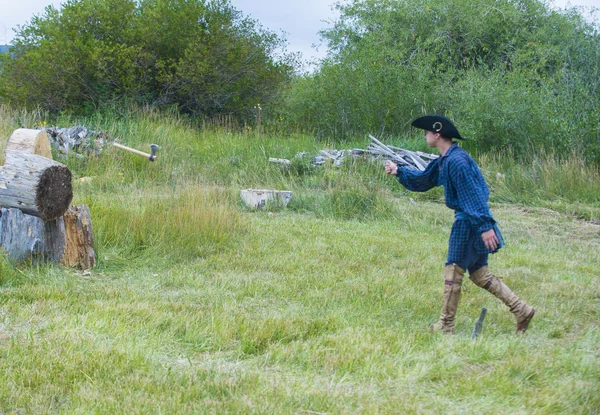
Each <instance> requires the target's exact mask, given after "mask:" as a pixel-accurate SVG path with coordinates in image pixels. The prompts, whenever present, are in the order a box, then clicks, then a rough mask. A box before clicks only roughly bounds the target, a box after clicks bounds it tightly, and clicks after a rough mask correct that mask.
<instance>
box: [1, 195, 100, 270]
mask: <svg viewBox="0 0 600 415" xmlns="http://www.w3.org/2000/svg"><path fill="white" fill-rule="evenodd" d="M0 249H2V250H4V252H5V253H6V254H7V256H8V258H9V259H10V260H11V261H13V262H21V261H24V260H27V259H31V260H32V261H52V262H59V263H60V264H62V265H64V266H69V267H77V268H81V269H90V268H93V267H94V266H95V265H96V254H95V252H94V235H93V233H92V221H91V218H90V210H89V208H88V207H87V206H86V205H77V206H72V207H70V208H69V210H68V211H67V212H66V213H65V215H64V216H61V217H60V218H58V219H57V220H53V221H44V220H42V219H40V218H38V217H36V216H31V215H27V214H25V213H23V212H21V211H20V210H19V209H0Z"/></svg>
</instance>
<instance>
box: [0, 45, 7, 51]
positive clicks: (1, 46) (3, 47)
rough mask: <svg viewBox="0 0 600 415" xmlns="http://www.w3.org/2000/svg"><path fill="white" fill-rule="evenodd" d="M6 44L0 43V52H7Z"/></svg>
mask: <svg viewBox="0 0 600 415" xmlns="http://www.w3.org/2000/svg"><path fill="white" fill-rule="evenodd" d="M8 48H9V46H8V45H0V53H4V52H8Z"/></svg>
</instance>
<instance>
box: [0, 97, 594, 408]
mask: <svg viewBox="0 0 600 415" xmlns="http://www.w3.org/2000/svg"><path fill="white" fill-rule="evenodd" d="M42 115H43V114H37V115H36V114H33V115H32V114H22V115H19V114H17V113H15V112H14V111H12V110H10V109H7V108H0V133H1V134H2V135H7V134H9V133H10V131H12V129H14V128H16V126H15V123H16V121H15V119H16V118H19V119H21V120H25V121H24V122H25V123H26V124H27V123H30V124H29V125H33V124H34V123H36V122H39V121H40V120H41V119H40V117H41V116H42ZM27 117H29V118H27ZM58 122H59V123H60V124H61V126H67V125H73V124H75V123H77V122H82V123H84V124H85V125H88V126H89V127H90V128H101V129H104V130H106V131H109V132H110V133H111V135H113V136H115V137H119V139H120V141H121V142H122V143H124V144H128V145H133V146H135V147H143V146H144V145H147V144H148V143H150V142H156V143H158V144H159V145H161V148H160V150H159V151H160V153H159V156H160V158H159V160H158V161H157V162H156V163H148V162H147V161H145V160H141V159H138V158H136V157H135V156H133V155H129V154H126V153H122V152H118V151H117V150H115V149H106V150H105V151H104V152H103V154H102V155H101V156H100V157H97V158H94V159H87V158H86V159H79V158H77V157H71V158H69V159H67V160H63V162H65V163H66V164H68V165H69V167H70V168H71V170H72V171H73V173H74V184H75V200H74V203H86V204H88V205H89V206H90V208H91V212H92V216H93V221H94V233H95V237H96V251H97V254H98V259H99V264H98V267H97V268H96V269H94V270H92V271H91V272H90V273H82V272H80V271H76V270H69V269H63V268H60V267H57V266H51V265H43V266H34V265H31V264H21V265H19V266H17V267H15V266H13V265H12V264H9V263H8V262H6V261H5V260H2V261H0V284H1V285H0V373H2V374H3V376H2V377H1V380H0V413H6V414H13V413H14V414H29V413H34V414H80V413H81V414H84V413H85V414H87V413H102V414H104V413H118V414H121V413H122V414H147V413H156V414H159V413H165V414H170V413H181V414H184V413H185V414H187V413H264V414H273V413H277V414H290V413H297V414H316V413H327V414H344V413H352V414H354V413H364V414H390V413H397V414H405V413H409V414H412V413H422V414H430V413H431V414H438V413H452V414H461V413H465V414H466V413H469V414H472V413H478V414H479V413H481V414H507V413H510V414H597V413H598V411H599V410H600V409H599V408H600V395H599V394H598V390H599V389H600V388H599V386H600V352H599V350H600V349H599V346H600V331H599V328H598V321H600V276H599V275H600V271H599V270H600V249H599V248H600V226H599V225H598V224H597V223H596V221H597V220H598V218H599V216H598V212H599V211H600V206H599V204H598V203H597V202H598V200H597V198H598V197H600V196H598V195H597V189H598V185H599V183H600V181H599V180H598V175H597V169H596V170H594V168H592V167H585V166H581V165H576V163H573V161H572V160H571V164H568V163H567V162H564V163H562V164H561V163H560V162H557V161H554V160H553V159H552V158H551V157H550V158H545V159H543V158H542V159H541V160H545V161H542V162H540V163H541V164H540V165H539V166H537V167H536V166H527V167H524V166H521V167H519V166H517V165H515V164H512V169H513V170H508V168H509V167H511V164H509V163H510V162H509V161H507V160H494V159H493V158H491V157H490V158H482V159H481V160H480V161H481V163H482V166H483V168H484V170H485V174H486V177H488V180H490V184H491V186H492V191H493V192H495V194H496V196H495V197H497V198H499V197H500V196H498V195H501V199H496V200H494V203H493V206H492V209H493V212H494V214H495V216H496V218H497V220H498V221H499V223H500V225H501V227H502V229H503V231H504V233H505V238H506V240H507V242H508V245H507V246H506V248H505V249H503V250H502V251H501V252H500V253H499V254H497V255H495V256H493V257H492V258H491V263H490V268H491V270H492V271H494V272H495V273H496V274H498V275H499V276H502V277H504V279H505V281H506V282H507V284H508V285H509V286H510V287H511V288H513V289H514V291H515V292H516V293H517V294H519V295H520V296H521V297H522V298H524V299H525V300H526V301H528V302H529V303H530V304H531V305H533V306H534V307H535V308H536V310H537V313H536V317H535V318H534V320H533V323H532V325H531V327H530V330H529V331H528V332H527V334H526V335H525V336H516V335H514V329H515V325H514V321H513V318H512V315H511V314H510V313H509V311H508V310H507V309H506V308H505V306H504V305H503V304H501V303H500V302H499V301H498V300H496V299H495V298H493V297H492V296H491V295H490V294H489V293H487V292H486V291H483V290H481V289H479V288H478V287H476V286H475V285H474V284H472V283H471V282H470V281H465V283H464V290H463V297H462V299H461V304H460V307H459V313H458V316H457V333H456V335H454V336H443V335H437V334H436V335H432V334H430V333H429V332H428V331H427V327H428V325H429V324H431V323H432V322H434V321H435V320H436V319H437V317H438V315H439V310H440V307H441V295H442V289H443V281H442V266H443V262H444V258H445V253H446V240H447V237H448V232H449V228H450V226H451V224H452V212H451V211H450V210H448V209H447V208H446V207H445V206H443V204H442V203H440V196H441V193H440V192H439V191H433V192H430V193H427V194H421V195H417V194H410V193H407V192H405V191H403V190H402V189H401V188H400V186H399V185H397V184H395V183H394V181H393V179H392V178H389V177H386V176H385V175H384V174H383V172H382V168H381V165H380V164H377V163H369V162H368V161H366V160H357V161H354V162H351V163H347V164H345V165H344V166H343V167H342V168H341V169H338V168H335V167H331V166H326V167H324V168H322V169H318V170H315V169H312V168H311V167H310V164H309V163H306V162H305V161H303V160H299V161H296V162H295V164H294V165H293V166H292V167H291V168H290V169H287V170H281V169H280V168H279V167H278V166H275V165H273V164H270V163H268V162H267V158H268V157H287V158H293V156H294V155H295V154H296V153H298V152H300V151H306V152H308V153H309V154H315V153H316V152H317V151H318V149H321V148H326V147H329V148H331V147H332V146H333V145H331V144H328V143H323V142H315V141H314V140H313V139H311V138H310V137H305V136H292V137H272V136H270V137H265V136H261V135H260V134H254V133H253V134H245V135H244V134H238V133H233V132H230V131H227V130H218V129H213V128H209V127H205V128H204V129H193V128H191V127H190V126H189V125H188V123H187V122H186V121H185V120H181V119H177V118H176V117H172V116H171V117H164V116H159V115H152V114H149V115H148V114H146V115H140V116H138V117H137V118H135V119H126V118H119V117H114V118H111V117H105V116H101V115H98V116H97V118H94V119H84V120H74V119H61V120H58ZM407 144H410V145H415V146H418V145H420V144H418V143H413V142H412V141H410V140H408V141H407ZM365 145H366V143H348V146H347V147H345V148H348V147H350V148H351V147H355V146H365ZM553 163H554V165H556V166H557V168H558V171H560V172H561V177H562V178H561V179H557V180H556V181H552V180H549V179H548V175H549V176H551V175H552V171H553V170H552V169H553V168H554V167H552V166H553ZM573 165H574V166H575V167H569V166H573ZM502 166H504V167H502ZM501 167H502V168H503V169H502V170H500V168H501ZM519 169H520V170H519ZM536 169H537V170H536ZM577 169H579V171H580V174H579V175H577V174H575V173H573V172H574V171H577ZM500 171H502V174H504V177H502V176H498V175H497V173H498V172H500ZM518 171H520V174H517V172H518ZM532 171H537V172H538V173H537V174H525V173H526V172H532ZM543 172H546V173H544V174H546V176H544V174H542V173H543ZM565 172H567V173H569V172H570V173H569V174H565ZM571 173H572V174H571ZM84 177H85V178H89V179H87V180H80V179H81V178H84ZM525 180H529V181H531V182H533V183H534V184H535V183H540V187H541V186H543V185H542V184H541V183H543V182H544V180H545V181H546V182H547V187H546V188H545V189H544V188H541V189H538V188H536V192H535V193H536V194H535V195H529V196H528V193H529V191H528V190H527V188H526V187H521V186H523V183H524V181H525ZM536 180H537V181H536ZM560 181H571V185H570V186H564V187H562V186H559V187H553V184H552V183H554V184H556V183H557V182H560ZM246 187H254V188H259V187H270V188H280V189H284V188H285V189H290V190H293V191H294V197H293V198H292V201H291V203H290V205H289V206H288V207H287V208H286V209H278V208H273V209H271V210H269V211H257V212H255V211H251V210H249V209H247V208H245V207H244V206H243V205H242V203H241V202H240V200H239V195H238V193H239V190H240V189H241V188H246ZM594 188H595V189H596V190H595V191H596V193H594V192H593V190H594ZM519 189H521V190H519ZM548 189H552V191H553V192H554V196H548V194H549V193H548V192H549V191H550V190H548ZM590 191H591V194H590ZM519 192H521V193H519ZM519 194H522V195H523V196H522V197H519ZM569 195H570V196H569ZM577 195H579V196H577ZM507 201H510V202H511V203H506V202H507ZM500 202H502V203H500ZM552 206H556V207H557V208H556V209H553V210H551V209H548V207H552ZM484 306H485V307H487V308H488V315H487V317H486V321H485V323H484V331H483V334H482V335H481V336H480V337H479V339H478V340H477V341H472V340H471V339H470V334H471V330H472V328H473V325H474V322H475V320H476V318H477V317H478V315H479V311H480V310H481V307H484Z"/></svg>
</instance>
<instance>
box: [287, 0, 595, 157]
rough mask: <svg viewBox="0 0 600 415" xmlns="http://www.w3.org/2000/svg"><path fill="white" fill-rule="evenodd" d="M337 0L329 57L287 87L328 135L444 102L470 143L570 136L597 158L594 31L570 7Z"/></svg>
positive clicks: (497, 1) (560, 144)
mask: <svg viewBox="0 0 600 415" xmlns="http://www.w3.org/2000/svg"><path fill="white" fill-rule="evenodd" d="M337 7H338V9H339V11H340V18H339V20H338V21H337V22H335V24H334V25H333V26H332V27H331V28H329V29H326V30H324V31H323V32H322V36H323V38H324V39H325V40H326V41H327V43H328V44H329V48H330V51H331V52H330V54H329V56H328V57H327V58H326V59H325V60H324V62H323V63H322V65H321V67H320V68H319V70H318V71H317V72H316V73H315V74H313V75H311V76H308V77H306V78H305V79H304V80H302V82H299V83H297V84H296V85H297V87H296V88H295V89H294V90H292V92H291V94H290V99H289V101H288V103H289V112H290V114H291V116H294V115H295V116H296V117H297V119H296V122H302V120H303V119H304V120H309V119H310V122H311V123H312V125H313V127H314V128H315V129H316V130H317V131H318V132H319V133H320V134H323V135H326V136H328V137H335V138H345V137H348V136H353V135H357V134H366V133H368V132H371V133H376V134H380V135H381V134H383V135H400V134H405V133H406V132H407V131H408V130H409V128H410V127H409V122H410V121H411V120H412V119H414V118H415V117H417V116H419V115H422V114H425V113H443V114H446V115H448V116H450V117H451V118H454V119H455V120H456V121H457V123H458V125H461V126H464V128H463V130H464V134H463V135H465V136H467V137H468V138H471V139H472V140H469V142H470V143H471V144H467V145H471V146H474V147H476V149H480V150H484V151H488V150H493V149H497V148H505V147H506V146H510V147H513V149H515V151H516V152H517V153H520V154H525V152H527V151H531V149H532V146H537V147H539V146H551V147H553V148H555V149H556V150H558V151H569V152H570V151H571V149H572V148H573V147H575V148H576V149H578V150H581V151H585V152H586V153H587V154H588V155H589V156H591V157H593V158H595V159H596V160H600V131H599V121H600V120H599V114H600V111H599V110H600V108H599V107H598V105H600V104H599V102H600V100H599V99H598V98H600V97H599V92H598V89H597V79H598V75H600V36H599V35H598V31H597V28H596V26H594V25H593V24H592V23H589V22H587V21H586V20H585V19H584V18H583V17H582V16H581V14H580V13H579V12H577V10H568V11H566V12H560V11H555V10H552V9H550V8H549V7H548V6H547V5H546V4H545V3H544V2H543V1H540V0H489V1H481V2H473V1H471V0H353V1H349V2H347V3H344V4H338V6H337ZM306 122H308V121H306ZM590 138H591V139H590Z"/></svg>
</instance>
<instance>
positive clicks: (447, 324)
mask: <svg viewBox="0 0 600 415" xmlns="http://www.w3.org/2000/svg"><path fill="white" fill-rule="evenodd" d="M464 275H465V270H463V269H462V268H461V267H459V266H458V265H456V264H451V265H446V266H445V267H444V300H443V305H442V313H441V315H440V319H439V321H438V322H437V323H435V324H434V325H432V326H431V327H430V329H431V331H441V332H442V333H446V334H452V333H454V316H456V310H457V309H458V300H459V299H460V290H461V285H462V280H463V276H464Z"/></svg>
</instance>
